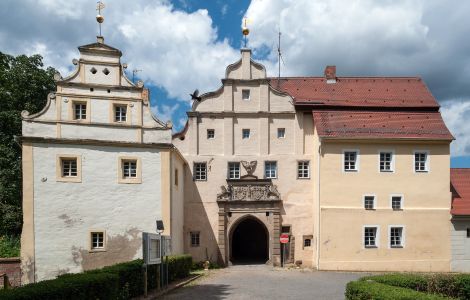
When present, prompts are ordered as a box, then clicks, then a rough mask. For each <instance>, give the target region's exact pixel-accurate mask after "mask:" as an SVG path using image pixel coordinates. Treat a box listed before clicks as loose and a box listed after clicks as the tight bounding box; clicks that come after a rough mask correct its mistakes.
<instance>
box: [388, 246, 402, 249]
mask: <svg viewBox="0 0 470 300" xmlns="http://www.w3.org/2000/svg"><path fill="white" fill-rule="evenodd" d="M390 248H392V249H395V248H398V249H400V248H403V246H390Z"/></svg>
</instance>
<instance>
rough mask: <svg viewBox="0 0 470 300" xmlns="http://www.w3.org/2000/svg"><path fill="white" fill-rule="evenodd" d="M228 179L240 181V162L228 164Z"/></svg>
mask: <svg viewBox="0 0 470 300" xmlns="http://www.w3.org/2000/svg"><path fill="white" fill-rule="evenodd" d="M228 178H229V179H240V163H239V162H229V163H228Z"/></svg>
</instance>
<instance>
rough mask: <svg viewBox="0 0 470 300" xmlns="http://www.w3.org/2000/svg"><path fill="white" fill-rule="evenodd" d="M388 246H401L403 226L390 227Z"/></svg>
mask: <svg viewBox="0 0 470 300" xmlns="http://www.w3.org/2000/svg"><path fill="white" fill-rule="evenodd" d="M390 247H392V248H400V247H403V227H391V228H390Z"/></svg>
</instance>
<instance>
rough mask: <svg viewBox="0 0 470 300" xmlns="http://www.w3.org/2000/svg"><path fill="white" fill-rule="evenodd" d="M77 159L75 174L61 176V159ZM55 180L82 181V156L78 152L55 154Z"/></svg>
mask: <svg viewBox="0 0 470 300" xmlns="http://www.w3.org/2000/svg"><path fill="white" fill-rule="evenodd" d="M71 159H76V160H77V176H63V168H62V161H63V160H71ZM56 181H59V182H75V183H77V182H82V156H81V155H79V154H57V156H56Z"/></svg>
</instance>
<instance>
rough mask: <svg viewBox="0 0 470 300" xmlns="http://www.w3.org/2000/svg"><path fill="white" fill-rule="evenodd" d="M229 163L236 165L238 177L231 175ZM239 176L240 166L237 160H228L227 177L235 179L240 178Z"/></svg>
mask: <svg viewBox="0 0 470 300" xmlns="http://www.w3.org/2000/svg"><path fill="white" fill-rule="evenodd" d="M231 165H238V177H236V176H235V177H233V178H232V177H231V176H230V175H231V170H230V169H231V167H230V166H231ZM240 177H241V167H240V162H239V161H229V162H227V179H230V180H237V179H240Z"/></svg>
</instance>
